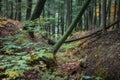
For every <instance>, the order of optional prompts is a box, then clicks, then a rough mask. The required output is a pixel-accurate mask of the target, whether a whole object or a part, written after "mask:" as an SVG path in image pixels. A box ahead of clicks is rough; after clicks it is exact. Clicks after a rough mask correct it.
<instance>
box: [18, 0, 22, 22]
mask: <svg viewBox="0 0 120 80" xmlns="http://www.w3.org/2000/svg"><path fill="white" fill-rule="evenodd" d="M18 20H19V21H21V0H18Z"/></svg>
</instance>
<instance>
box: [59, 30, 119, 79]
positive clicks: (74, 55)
mask: <svg viewBox="0 0 120 80" xmlns="http://www.w3.org/2000/svg"><path fill="white" fill-rule="evenodd" d="M79 42H80V41H78V42H76V43H73V44H74V45H75V44H76V45H78V43H79ZM88 42H90V43H89V44H88ZM86 43H87V44H86ZM68 45H70V44H68ZM71 45H72V43H71ZM64 49H65V48H64ZM65 54H66V55H67V57H66V55H65ZM70 56H71V57H70ZM64 57H65V59H67V58H68V62H67V63H65V65H64V66H62V67H63V68H64V69H63V71H62V72H66V71H67V70H68V72H69V75H73V73H75V72H76V73H75V74H77V73H83V74H84V75H86V76H87V77H88V78H95V77H96V78H103V79H105V80H119V79H120V76H119V75H120V67H119V66H120V63H119V62H120V29H119V30H113V31H108V32H107V33H106V34H104V35H102V36H101V37H100V38H99V39H98V40H95V41H93V42H91V41H90V40H88V41H87V42H85V43H84V44H83V45H82V46H77V47H76V46H74V47H73V49H68V50H67V51H66V52H65V53H64ZM59 60H60V59H59ZM81 61H83V64H82V65H81V63H80V62H81ZM78 66H79V67H78ZM64 70H65V71H64ZM80 70H81V71H80ZM83 74H82V75H83ZM75 76H76V75H75ZM77 76H78V75H77ZM79 76H80V75H79Z"/></svg>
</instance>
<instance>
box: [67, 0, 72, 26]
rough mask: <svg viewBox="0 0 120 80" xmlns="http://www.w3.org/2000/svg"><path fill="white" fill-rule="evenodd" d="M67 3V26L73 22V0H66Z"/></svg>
mask: <svg viewBox="0 0 120 80" xmlns="http://www.w3.org/2000/svg"><path fill="white" fill-rule="evenodd" d="M66 3H67V18H66V19H67V26H69V25H70V24H71V22H72V0H66Z"/></svg>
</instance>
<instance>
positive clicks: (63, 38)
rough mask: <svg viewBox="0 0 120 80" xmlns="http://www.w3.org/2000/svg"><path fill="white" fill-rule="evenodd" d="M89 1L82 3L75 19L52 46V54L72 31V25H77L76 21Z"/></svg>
mask: <svg viewBox="0 0 120 80" xmlns="http://www.w3.org/2000/svg"><path fill="white" fill-rule="evenodd" d="M90 1H91V0H86V1H85V3H84V5H83V6H82V8H81V10H80V12H79V14H78V15H77V16H76V18H75V20H74V21H73V22H72V23H71V25H70V26H69V28H68V30H67V31H66V32H65V34H64V35H63V37H62V38H61V39H60V40H59V41H58V42H57V43H56V44H55V45H54V46H53V53H54V55H56V53H57V51H58V49H59V48H60V46H61V45H62V44H63V43H64V41H65V40H66V39H67V37H68V36H69V35H70V34H71V33H72V31H73V29H74V27H75V26H76V25H77V23H78V21H79V20H80V19H81V18H82V15H83V13H84V11H85V10H86V8H87V7H88V5H89V3H90Z"/></svg>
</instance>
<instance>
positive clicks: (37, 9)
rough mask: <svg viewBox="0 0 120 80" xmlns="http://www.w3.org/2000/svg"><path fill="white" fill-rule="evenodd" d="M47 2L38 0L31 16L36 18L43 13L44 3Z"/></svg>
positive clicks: (32, 18)
mask: <svg viewBox="0 0 120 80" xmlns="http://www.w3.org/2000/svg"><path fill="white" fill-rule="evenodd" d="M45 2H46V0H38V2H37V5H36V7H35V9H34V11H33V14H32V16H31V20H34V19H36V18H38V17H39V16H40V15H41V13H42V10H43V8H44V5H45Z"/></svg>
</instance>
